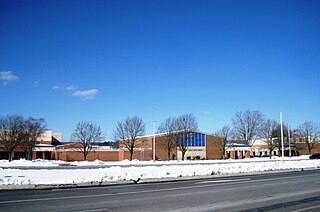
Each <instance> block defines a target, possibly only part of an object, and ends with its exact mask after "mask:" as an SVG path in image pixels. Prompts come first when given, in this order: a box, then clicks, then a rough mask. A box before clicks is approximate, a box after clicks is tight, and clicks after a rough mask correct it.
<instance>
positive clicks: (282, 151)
mask: <svg viewBox="0 0 320 212" xmlns="http://www.w3.org/2000/svg"><path fill="white" fill-rule="evenodd" d="M280 130H281V148H282V150H281V154H282V161H284V147H283V146H284V145H283V126H282V112H280Z"/></svg>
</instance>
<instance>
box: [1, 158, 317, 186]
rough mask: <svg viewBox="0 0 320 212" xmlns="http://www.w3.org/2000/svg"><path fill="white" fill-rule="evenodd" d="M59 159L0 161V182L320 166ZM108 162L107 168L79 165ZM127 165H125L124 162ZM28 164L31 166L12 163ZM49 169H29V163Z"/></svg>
mask: <svg viewBox="0 0 320 212" xmlns="http://www.w3.org/2000/svg"><path fill="white" fill-rule="evenodd" d="M63 163H65V162H62V161H45V160H43V161H42V160H36V161H26V160H20V161H13V162H8V161H5V160H2V161H0V167H3V168H0V185H41V184H77V183H90V182H115V181H132V180H134V181H137V180H140V179H141V180H143V179H151V178H152V179H161V178H175V177H188V176H204V175H222V174H236V173H249V172H250V173H251V172H263V171H272V170H288V169H302V168H320V160H309V159H307V157H306V156H305V157H299V158H286V159H285V161H282V160H281V159H244V160H215V161H170V162H153V161H147V162H143V161H141V162H140V161H132V162H130V161H123V162H112V163H111V162H102V161H94V162H74V163H68V164H71V165H74V166H75V167H74V168H73V169H55V168H52V167H55V166H58V165H57V164H63ZM97 165H110V167H108V168H88V169H87V168H85V169H79V168H77V167H81V166H86V167H88V166H92V167H94V166H97ZM123 165H126V166H123ZM21 166H27V167H31V168H30V169H17V168H14V167H21ZM36 166H41V167H48V168H49V167H50V169H45V168H42V169H32V167H36ZM9 167H10V168H9Z"/></svg>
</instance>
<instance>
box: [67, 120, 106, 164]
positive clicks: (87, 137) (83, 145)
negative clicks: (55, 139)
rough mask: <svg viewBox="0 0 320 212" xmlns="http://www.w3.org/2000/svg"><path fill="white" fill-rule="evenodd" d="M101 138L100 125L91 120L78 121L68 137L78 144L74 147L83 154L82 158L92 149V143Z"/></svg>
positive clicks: (85, 157)
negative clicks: (77, 146)
mask: <svg viewBox="0 0 320 212" xmlns="http://www.w3.org/2000/svg"><path fill="white" fill-rule="evenodd" d="M103 139H104V137H103V135H102V131H101V129H100V126H98V125H97V124H93V123H91V122H78V123H77V126H76V129H75V130H74V132H73V133H72V135H71V138H70V140H71V141H72V142H74V143H76V144H78V145H79V146H80V147H79V148H76V149H77V151H79V152H81V153H82V154H83V159H84V160H87V156H88V154H89V153H90V152H91V151H92V147H93V143H95V142H99V141H102V140H103Z"/></svg>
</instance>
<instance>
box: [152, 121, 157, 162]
mask: <svg viewBox="0 0 320 212" xmlns="http://www.w3.org/2000/svg"><path fill="white" fill-rule="evenodd" d="M156 122H157V121H154V122H153V145H152V146H153V148H152V150H153V152H152V159H153V161H156Z"/></svg>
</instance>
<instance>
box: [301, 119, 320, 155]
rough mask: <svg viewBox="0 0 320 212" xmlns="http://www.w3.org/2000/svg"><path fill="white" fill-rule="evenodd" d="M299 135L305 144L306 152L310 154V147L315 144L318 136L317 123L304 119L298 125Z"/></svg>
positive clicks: (319, 131)
mask: <svg viewBox="0 0 320 212" xmlns="http://www.w3.org/2000/svg"><path fill="white" fill-rule="evenodd" d="M298 130H299V133H300V136H301V137H302V139H303V140H304V142H305V144H306V145H307V148H308V152H309V154H311V151H312V149H314V147H315V145H316V141H317V139H319V138H318V137H319V136H320V128H319V125H318V124H316V123H313V122H311V121H306V122H304V123H303V124H301V125H300V126H299V127H298Z"/></svg>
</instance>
